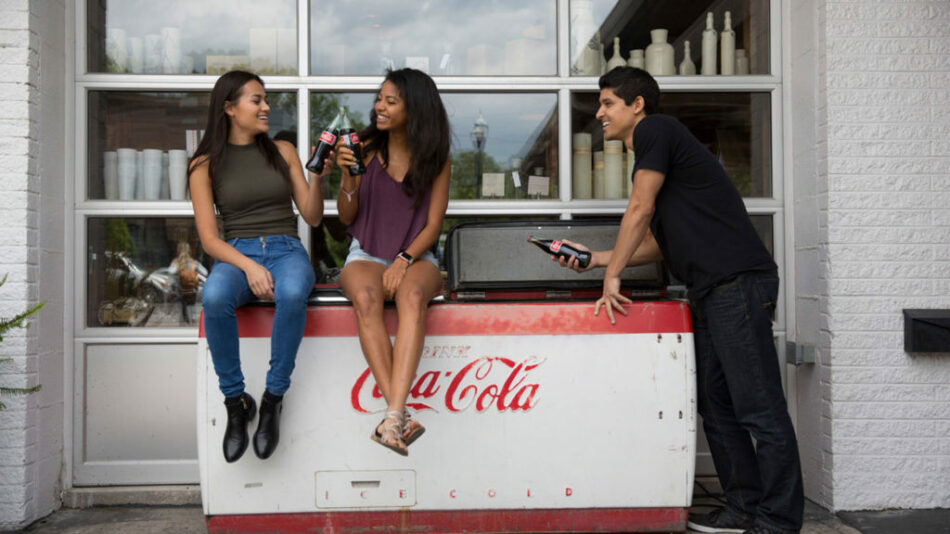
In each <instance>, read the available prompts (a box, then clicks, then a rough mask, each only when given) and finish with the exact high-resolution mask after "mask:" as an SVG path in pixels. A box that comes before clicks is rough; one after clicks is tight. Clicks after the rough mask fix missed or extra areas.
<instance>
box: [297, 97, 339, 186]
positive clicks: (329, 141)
mask: <svg viewBox="0 0 950 534" xmlns="http://www.w3.org/2000/svg"><path fill="white" fill-rule="evenodd" d="M342 115H343V112H342V109H341V110H340V111H338V112H337V114H336V117H333V121H332V122H330V125H329V126H327V127H326V129H325V130H323V133H321V134H320V140H319V141H317V148H316V150H314V151H313V156H311V157H310V161H308V162H307V165H306V167H307V170H309V171H313V172H315V173H316V174H320V173H322V172H323V160H325V159H326V158H327V155H329V154H330V151H331V150H333V147H334V146H335V145H336V140H337V136H338V135H339V133H340V132H339V128H340V121H342Z"/></svg>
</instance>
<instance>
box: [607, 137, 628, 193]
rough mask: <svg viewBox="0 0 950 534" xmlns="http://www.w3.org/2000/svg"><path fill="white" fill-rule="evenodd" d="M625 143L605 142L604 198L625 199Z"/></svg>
mask: <svg viewBox="0 0 950 534" xmlns="http://www.w3.org/2000/svg"><path fill="white" fill-rule="evenodd" d="M623 170H624V169H623V141H620V140H612V141H604V198H608V199H611V200H618V199H621V198H623Z"/></svg>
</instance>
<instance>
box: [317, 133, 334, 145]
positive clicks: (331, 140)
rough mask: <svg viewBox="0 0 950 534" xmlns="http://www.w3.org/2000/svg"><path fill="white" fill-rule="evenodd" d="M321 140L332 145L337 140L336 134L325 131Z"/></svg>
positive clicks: (321, 135)
mask: <svg viewBox="0 0 950 534" xmlns="http://www.w3.org/2000/svg"><path fill="white" fill-rule="evenodd" d="M320 140H321V141H323V142H324V143H327V144H328V145H332V144H333V143H334V142H335V141H336V136H335V135H333V134H332V133H331V132H323V133H322V134H320Z"/></svg>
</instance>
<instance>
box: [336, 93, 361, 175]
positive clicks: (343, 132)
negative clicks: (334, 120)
mask: <svg viewBox="0 0 950 534" xmlns="http://www.w3.org/2000/svg"><path fill="white" fill-rule="evenodd" d="M340 114H341V115H343V124H342V125H340V137H342V138H343V145H344V146H345V147H347V148H349V149H350V150H352V151H353V157H355V158H356V164H354V165H350V167H349V169H348V170H349V171H350V176H360V175H361V174H364V173H365V172H366V165H364V164H363V153H362V151H361V150H360V136H359V135H357V133H356V130H354V129H353V126H352V125H351V124H350V118H349V117H348V116H347V114H346V110H345V109H343V108H342V107H341V108H340Z"/></svg>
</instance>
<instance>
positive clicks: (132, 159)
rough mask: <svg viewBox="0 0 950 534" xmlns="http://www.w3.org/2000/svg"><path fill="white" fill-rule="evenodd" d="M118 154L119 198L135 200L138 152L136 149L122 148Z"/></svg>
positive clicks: (117, 151)
mask: <svg viewBox="0 0 950 534" xmlns="http://www.w3.org/2000/svg"><path fill="white" fill-rule="evenodd" d="M115 153H116V161H117V164H116V168H117V174H118V179H119V198H120V199H121V200H132V199H134V198H135V182H136V176H137V175H138V159H139V158H138V152H136V150H135V149H134V148H120V149H118V150H116V151H115Z"/></svg>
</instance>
